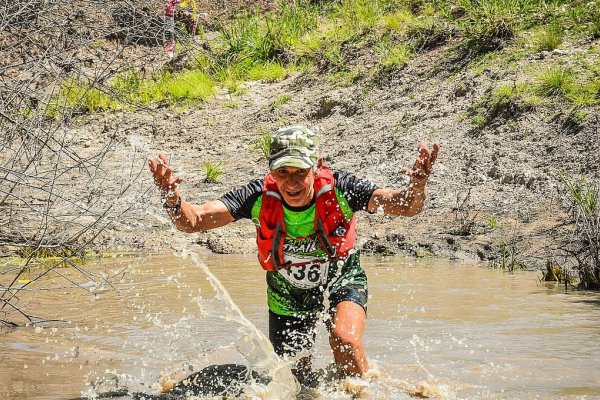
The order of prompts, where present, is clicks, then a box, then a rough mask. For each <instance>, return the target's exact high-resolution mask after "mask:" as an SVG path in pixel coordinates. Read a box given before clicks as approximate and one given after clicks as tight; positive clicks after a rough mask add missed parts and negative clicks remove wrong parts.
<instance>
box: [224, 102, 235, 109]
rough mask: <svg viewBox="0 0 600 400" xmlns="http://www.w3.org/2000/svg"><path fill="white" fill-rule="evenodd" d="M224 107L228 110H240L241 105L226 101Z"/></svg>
mask: <svg viewBox="0 0 600 400" xmlns="http://www.w3.org/2000/svg"><path fill="white" fill-rule="evenodd" d="M223 105H224V106H225V107H227V108H238V107H239V104H238V103H237V102H235V101H225V102H223Z"/></svg>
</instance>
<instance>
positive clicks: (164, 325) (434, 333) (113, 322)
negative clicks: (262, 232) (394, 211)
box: [0, 255, 600, 399]
mask: <svg viewBox="0 0 600 400" xmlns="http://www.w3.org/2000/svg"><path fill="white" fill-rule="evenodd" d="M202 259H203V261H204V262H205V263H206V265H208V267H209V268H210V270H211V271H212V272H213V273H214V274H215V276H216V277H217V278H218V279H219V281H220V282H221V283H222V284H223V286H224V287H225V288H226V289H227V291H228V292H229V294H230V295H231V298H232V299H233V301H234V302H235V304H237V306H239V308H240V310H241V312H242V313H243V315H244V316H245V317H246V318H247V319H248V320H249V321H252V322H253V323H254V324H255V325H256V328H257V329H258V331H262V332H266V331H267V314H266V298H265V283H264V275H263V273H262V272H261V271H260V270H259V269H258V267H257V264H256V262H255V260H254V258H253V257H234V256H214V255H211V256H203V257H202ZM363 261H364V265H365V268H366V269H367V273H368V275H369V283H370V298H369V319H368V325H367V329H366V333H365V345H366V348H367V352H368V354H369V356H370V361H371V364H372V367H373V368H372V369H373V371H372V372H371V373H370V374H369V377H368V379H367V380H353V381H348V382H344V383H342V384H339V385H328V386H327V387H325V388H320V389H318V390H317V391H315V392H314V393H312V394H311V396H312V398H322V399H345V398H348V399H349V398H363V399H403V398H413V396H417V395H419V396H427V397H431V398H445V399H455V398H456V399H559V398H560V399H594V398H599V399H600V368H599V367H598V366H599V365H600V295H598V294H582V293H570V294H564V293H563V292H562V290H561V288H559V287H554V286H553V285H544V284H541V283H540V282H539V274H538V273H533V272H522V273H516V274H514V275H510V274H507V273H503V272H500V271H496V270H490V269H487V268H483V267H478V266H474V265H466V264H463V263H460V262H448V261H431V260H425V261H414V260H406V259H399V258H385V259H381V258H367V257H365V258H364V260H363ZM87 268H88V269H90V270H93V271H94V272H96V273H100V274H103V275H105V276H107V277H112V278H111V280H112V281H113V282H114V287H112V288H111V287H109V286H108V285H105V286H101V285H100V286H91V293H89V292H86V291H83V290H81V289H74V288H70V287H69V285H66V284H65V281H64V279H62V278H60V279H58V277H56V276H55V277H54V278H52V279H49V280H48V281H45V282H42V283H40V284H37V286H36V288H37V289H38V291H36V292H35V296H33V295H32V294H31V293H29V294H28V293H25V294H23V295H22V298H21V302H22V303H21V304H28V306H29V308H30V309H32V310H35V311H36V314H37V315H43V316H44V317H46V318H49V319H57V320H62V321H61V322H50V323H47V324H45V325H44V326H42V327H26V328H18V329H15V330H12V331H8V332H6V331H4V332H2V333H1V334H0V383H1V384H0V399H69V398H75V397H79V396H81V394H82V393H87V394H94V393H96V392H102V391H106V390H110V389H114V388H116V387H123V386H124V387H128V388H129V389H131V390H132V391H141V392H146V393H156V392H157V391H158V390H159V389H160V387H161V382H163V381H164V380H165V379H168V378H170V379H177V378H179V377H183V376H185V375H186V374H189V373H191V372H192V371H197V370H199V369H201V368H203V367H205V366H207V365H210V364H215V363H216V364H220V363H229V362H235V363H247V362H248V359H247V352H245V351H244V346H247V345H248V343H246V341H245V340H244V337H245V336H247V327H244V326H242V325H241V324H240V322H239V321H237V319H238V318H237V317H236V316H235V315H234V314H232V311H231V308H230V307H229V306H227V305H226V304H225V303H224V298H223V295H222V294H220V293H216V292H215V289H214V288H213V286H211V284H210V282H209V281H207V276H206V274H205V273H204V272H203V271H202V270H201V268H199V267H198V265H196V264H195V263H194V262H193V260H191V259H190V258H186V259H185V260H183V259H181V258H177V257H174V256H169V257H146V258H139V259H114V260H110V261H108V262H107V261H103V262H99V263H97V264H96V265H92V266H87ZM61 273H62V274H68V273H69V272H68V270H62V271H61ZM72 278H73V280H75V281H77V282H79V283H86V282H85V281H86V280H85V279H84V278H82V277H81V275H78V274H74V275H73V276H72ZM56 286H61V287H62V288H61V289H58V290H56V289H55V290H40V289H43V288H49V287H56ZM330 362H331V354H330V352H329V349H328V345H327V340H326V337H325V334H324V330H323V329H322V330H321V331H320V336H319V338H318V339H317V344H316V351H315V363H316V365H317V366H321V367H325V366H327V365H328V364H329V363H330ZM353 396H354V397H353Z"/></svg>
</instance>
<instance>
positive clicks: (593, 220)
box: [559, 173, 600, 289]
mask: <svg viewBox="0 0 600 400" xmlns="http://www.w3.org/2000/svg"><path fill="white" fill-rule="evenodd" d="M559 178H560V180H561V181H562V183H563V185H564V187H565V190H566V194H567V196H568V198H569V200H570V202H571V204H572V205H573V207H572V210H573V219H574V223H575V231H574V233H575V237H576V239H577V241H578V242H579V248H578V249H577V250H576V251H575V254H577V257H576V259H577V262H578V272H579V278H580V281H581V286H582V287H583V288H586V289H600V206H599V203H598V199H599V198H600V184H598V183H597V182H596V183H594V182H593V181H590V180H589V179H588V178H586V177H585V175H583V174H581V175H580V176H579V178H576V179H571V178H569V177H568V176H567V175H566V174H565V173H561V174H559Z"/></svg>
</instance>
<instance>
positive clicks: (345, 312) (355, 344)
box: [329, 301, 369, 376]
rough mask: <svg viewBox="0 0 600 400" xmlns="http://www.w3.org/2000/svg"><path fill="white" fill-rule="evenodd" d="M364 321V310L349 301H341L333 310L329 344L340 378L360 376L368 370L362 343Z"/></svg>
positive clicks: (365, 316) (365, 318)
mask: <svg viewBox="0 0 600 400" xmlns="http://www.w3.org/2000/svg"><path fill="white" fill-rule="evenodd" d="M366 320H367V315H366V314H365V310H364V309H363V308H362V307H361V306H360V305H358V304H356V303H353V302H351V301H342V302H341V303H340V304H338V305H337V307H336V308H335V312H334V314H333V324H332V326H331V328H330V331H329V344H330V345H331V349H332V350H333V357H334V359H335V363H336V365H337V367H338V369H339V371H340V373H341V376H346V375H358V376H360V375H362V374H364V373H365V372H367V370H368V369H369V363H368V361H367V356H366V354H365V348H364V346H363V341H362V336H363V332H364V330H365V323H366Z"/></svg>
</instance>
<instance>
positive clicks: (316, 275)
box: [279, 255, 328, 289]
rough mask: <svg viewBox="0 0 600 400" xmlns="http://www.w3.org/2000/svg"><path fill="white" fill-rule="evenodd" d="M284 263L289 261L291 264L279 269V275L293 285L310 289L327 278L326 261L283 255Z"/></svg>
mask: <svg viewBox="0 0 600 400" xmlns="http://www.w3.org/2000/svg"><path fill="white" fill-rule="evenodd" d="M285 261H286V263H287V262H289V261H291V265H290V266H289V267H287V268H285V269H284V270H280V271H279V272H280V273H281V275H282V276H283V277H284V278H285V279H286V280H287V281H288V282H290V283H291V284H292V285H293V286H295V287H297V288H300V289H312V288H315V287H317V286H319V285H320V284H322V283H323V282H325V280H326V279H327V269H328V268H327V266H328V263H327V262H323V261H322V260H319V259H312V260H309V259H305V258H300V257H297V256H296V257H294V256H291V257H290V256H288V255H286V257H285Z"/></svg>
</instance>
